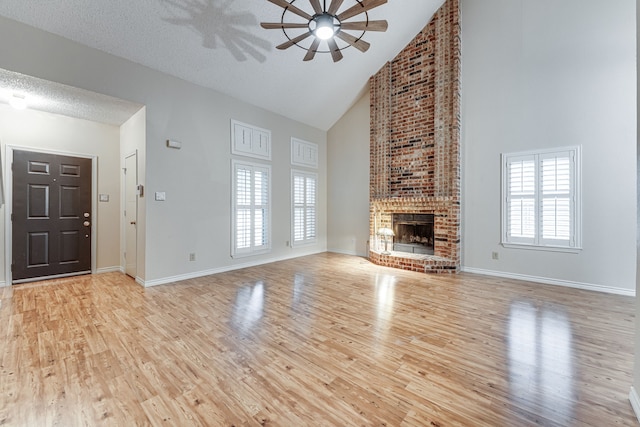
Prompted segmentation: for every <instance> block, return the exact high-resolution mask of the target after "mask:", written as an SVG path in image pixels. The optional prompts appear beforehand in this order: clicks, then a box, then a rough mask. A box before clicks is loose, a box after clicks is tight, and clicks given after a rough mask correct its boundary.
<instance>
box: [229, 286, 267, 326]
mask: <svg viewBox="0 0 640 427" xmlns="http://www.w3.org/2000/svg"><path fill="white" fill-rule="evenodd" d="M263 313H264V282H263V281H258V282H256V283H255V284H253V285H246V286H243V287H241V288H240V289H238V292H237V293H236V300H235V303H234V305H233V317H232V318H231V324H232V325H233V327H234V328H235V329H237V330H238V332H240V334H242V335H244V334H246V333H247V332H249V331H250V330H251V329H252V328H253V327H255V326H256V324H257V322H258V321H259V320H260V319H261V318H262V315H263Z"/></svg>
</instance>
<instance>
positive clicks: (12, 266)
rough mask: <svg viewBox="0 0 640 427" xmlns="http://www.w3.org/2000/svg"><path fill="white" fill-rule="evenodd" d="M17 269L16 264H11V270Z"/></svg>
mask: <svg viewBox="0 0 640 427" xmlns="http://www.w3.org/2000/svg"><path fill="white" fill-rule="evenodd" d="M15 269H16V265H15V264H11V272H12V273H13V272H14V271H15Z"/></svg>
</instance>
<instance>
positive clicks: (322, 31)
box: [309, 12, 340, 40]
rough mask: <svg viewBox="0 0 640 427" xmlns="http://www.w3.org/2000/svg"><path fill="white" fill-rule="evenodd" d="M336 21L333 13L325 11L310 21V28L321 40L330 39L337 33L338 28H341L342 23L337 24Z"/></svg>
mask: <svg viewBox="0 0 640 427" xmlns="http://www.w3.org/2000/svg"><path fill="white" fill-rule="evenodd" d="M335 21H336V20H335V17H334V16H333V15H330V14H328V13H326V12H325V13H323V14H321V15H316V16H314V17H313V19H312V20H311V21H310V22H309V29H310V30H311V31H312V32H313V34H314V35H315V36H316V37H317V38H319V39H320V40H329V39H330V38H331V37H333V36H334V35H335V34H336V32H337V31H338V28H340V24H339V23H338V24H336V22H335ZM312 27H313V28H312Z"/></svg>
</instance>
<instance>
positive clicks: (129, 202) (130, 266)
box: [124, 154, 138, 278]
mask: <svg viewBox="0 0 640 427" xmlns="http://www.w3.org/2000/svg"><path fill="white" fill-rule="evenodd" d="M124 165H125V186H124V198H125V207H124V209H125V218H124V219H125V227H124V234H125V273H126V274H127V275H129V276H131V277H133V278H135V277H136V275H137V273H138V258H137V252H138V240H137V239H138V230H137V222H138V189H137V187H138V156H137V154H132V155H130V156H128V157H126V158H125V163H124Z"/></svg>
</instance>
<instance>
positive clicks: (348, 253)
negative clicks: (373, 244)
mask: <svg viewBox="0 0 640 427" xmlns="http://www.w3.org/2000/svg"><path fill="white" fill-rule="evenodd" d="M327 252H332V253H334V254H342V255H353V256H362V257H366V256H367V254H366V253H359V252H358V251H345V250H344V249H327Z"/></svg>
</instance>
